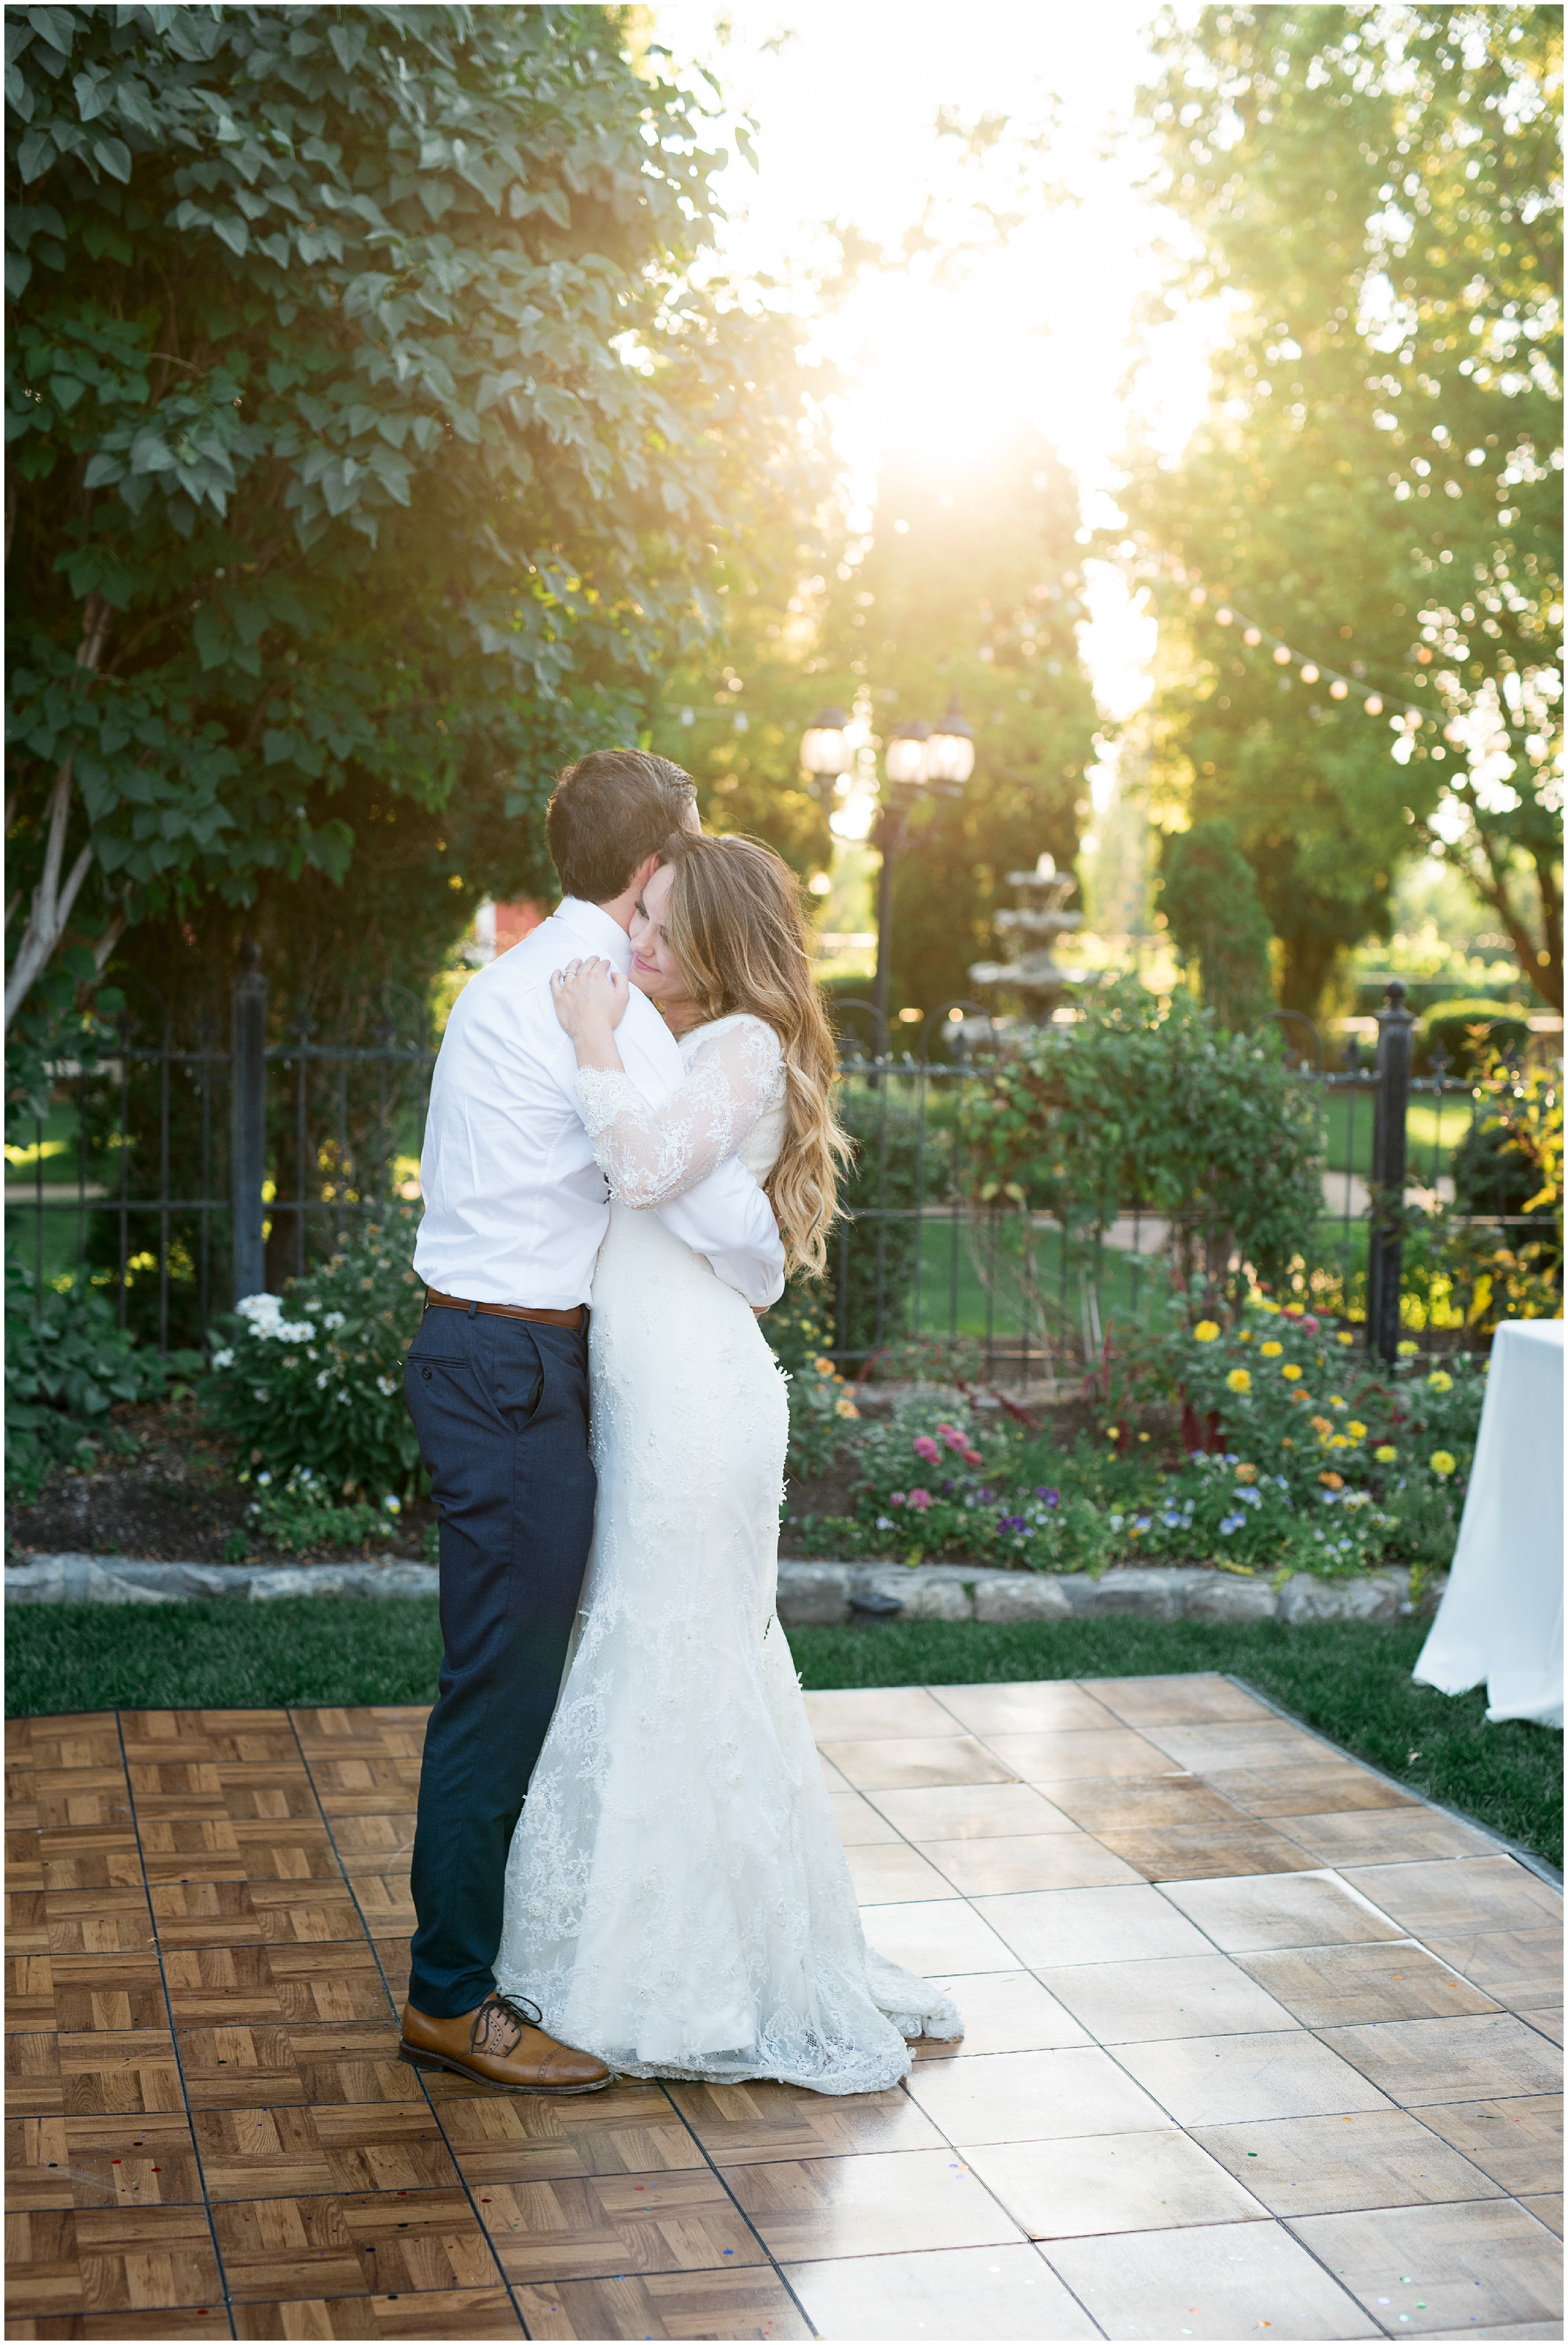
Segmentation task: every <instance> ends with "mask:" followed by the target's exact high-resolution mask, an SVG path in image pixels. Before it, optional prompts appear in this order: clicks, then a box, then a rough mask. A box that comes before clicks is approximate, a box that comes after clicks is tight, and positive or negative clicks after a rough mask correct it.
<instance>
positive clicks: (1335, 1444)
mask: <svg viewBox="0 0 1568 2345" xmlns="http://www.w3.org/2000/svg"><path fill="white" fill-rule="evenodd" d="M1328 1446H1329V1447H1330V1449H1349V1448H1350V1447H1351V1443H1350V1442H1349V1441H1347V1439H1346V1438H1345V1436H1344V1435H1343V1434H1342V1433H1330V1436H1329V1444H1328Z"/></svg>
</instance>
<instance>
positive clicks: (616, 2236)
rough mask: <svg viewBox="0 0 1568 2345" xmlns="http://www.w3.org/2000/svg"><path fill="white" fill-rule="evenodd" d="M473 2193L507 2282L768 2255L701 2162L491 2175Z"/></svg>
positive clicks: (688, 2267)
mask: <svg viewBox="0 0 1568 2345" xmlns="http://www.w3.org/2000/svg"><path fill="white" fill-rule="evenodd" d="M475 2196H476V2198H477V2199H478V2202H479V2212H480V2220H481V2223H482V2224H483V2225H484V2227H485V2229H486V2231H487V2232H488V2233H489V2235H490V2238H491V2245H492V2246H493V2247H494V2249H495V2251H496V2254H497V2255H498V2256H499V2258H500V2259H501V2269H502V2270H503V2271H504V2272H505V2274H506V2276H507V2279H509V2280H511V2281H513V2282H514V2283H515V2282H517V2281H520V2280H521V2281H523V2282H525V2283H537V2282H539V2281H540V2280H545V2279H561V2280H564V2279H606V2278H625V2277H626V2276H627V2275H629V2274H631V2273H632V2272H673V2271H721V2270H723V2269H726V2268H727V2267H728V2266H730V2265H744V2264H761V2263H765V2262H766V2261H767V2258H766V2256H765V2254H764V2251H763V2249H761V2248H760V2247H759V2246H758V2244H757V2238H756V2234H755V2233H754V2231H753V2230H752V2228H751V2227H750V2225H749V2224H748V2223H747V2222H746V2220H745V2218H744V2216H743V2215H742V2214H741V2212H740V2210H739V2209H738V2208H737V2207H736V2205H735V2202H734V2200H733V2198H732V2197H731V2196H730V2193H729V2192H728V2191H727V2190H726V2189H725V2188H724V2186H723V2183H722V2182H721V2181H720V2180H719V2178H718V2177H717V2175H716V2174H714V2173H713V2171H712V2169H711V2168H710V2167H706V2166H703V2167H698V2168H693V2169H690V2170H688V2171H685V2172H675V2173H672V2172H669V2171H665V2172H663V2173H656V2174H645V2175H632V2174H608V2175H590V2176H586V2177H584V2178H582V2179H581V2180H577V2181H572V2180H568V2179H565V2178H559V2179H556V2180H554V2181H539V2182H517V2183H501V2182H498V2183H495V2184H493V2185H492V2186H491V2188H489V2189H487V2190H482V2191H479V2192H476V2193H475Z"/></svg>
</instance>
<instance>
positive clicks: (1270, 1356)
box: [1263, 1343, 1301, 1376]
mask: <svg viewBox="0 0 1568 2345" xmlns="http://www.w3.org/2000/svg"><path fill="white" fill-rule="evenodd" d="M1284 1348H1285V1346H1284V1345H1283V1344H1274V1343H1268V1344H1265V1345H1264V1346H1263V1357H1264V1358H1265V1359H1266V1360H1277V1359H1278V1358H1279V1356H1280V1353H1281V1352H1282V1351H1283V1350H1284ZM1300 1373H1301V1371H1300V1368H1298V1369H1297V1371H1296V1374H1297V1375H1298V1376H1300Z"/></svg>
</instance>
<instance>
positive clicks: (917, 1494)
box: [909, 1490, 931, 1515]
mask: <svg viewBox="0 0 1568 2345" xmlns="http://www.w3.org/2000/svg"><path fill="white" fill-rule="evenodd" d="M909 1503H910V1505H911V1506H912V1507H913V1508H915V1510H916V1513H917V1514H922V1515H923V1514H924V1513H925V1512H926V1508H927V1507H928V1506H929V1505H930V1504H931V1493H930V1491H929V1490H911V1491H910V1493H909Z"/></svg>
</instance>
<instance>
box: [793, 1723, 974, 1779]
mask: <svg viewBox="0 0 1568 2345" xmlns="http://www.w3.org/2000/svg"><path fill="white" fill-rule="evenodd" d="M952 1722H953V1724H954V1726H955V1729H956V1721H952ZM821 1749H822V1755H823V1757H824V1760H825V1761H827V1763H828V1765H829V1766H830V1767H832V1768H833V1769H834V1770H835V1772H836V1773H837V1774H838V1776H839V1777H840V1778H841V1779H842V1781H843V1782H844V1783H845V1785H846V1786H847V1787H848V1788H849V1789H850V1790H851V1791H855V1792H915V1791H919V1790H921V1789H922V1788H923V1787H924V1786H925V1785H926V1784H928V1783H930V1784H955V1783H1010V1782H1013V1781H1014V1780H1015V1778H1016V1775H1017V1770H1016V1769H1015V1768H1012V1767H1007V1766H1004V1765H1003V1763H1002V1761H1000V1760H999V1759H997V1758H995V1757H994V1756H993V1755H992V1753H991V1752H990V1751H987V1750H986V1746H985V1744H984V1743H983V1742H976V1741H974V1739H973V1738H972V1737H971V1736H969V1735H966V1734H960V1733H958V1732H957V1731H955V1732H954V1734H953V1735H952V1736H951V1737H950V1738H949V1739H946V1740H944V1739H943V1738H942V1737H940V1736H937V1735H927V1736H924V1737H922V1738H920V1739H918V1740H916V1741H885V1742H824V1743H823V1744H822V1746H821ZM833 1788H834V1789H835V1790H836V1789H837V1785H834V1786H833Z"/></svg>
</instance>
